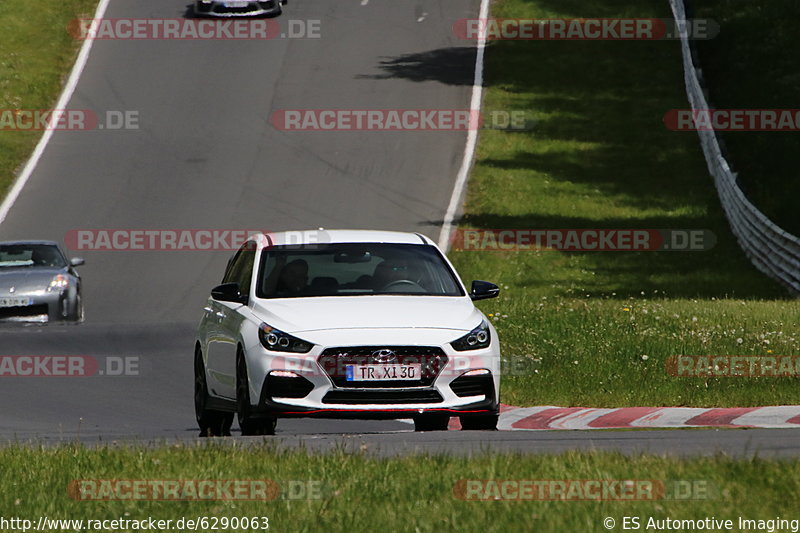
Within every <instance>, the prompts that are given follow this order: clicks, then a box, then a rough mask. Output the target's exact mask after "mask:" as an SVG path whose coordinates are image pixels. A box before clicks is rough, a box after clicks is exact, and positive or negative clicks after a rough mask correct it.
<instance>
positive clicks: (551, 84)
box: [450, 0, 800, 407]
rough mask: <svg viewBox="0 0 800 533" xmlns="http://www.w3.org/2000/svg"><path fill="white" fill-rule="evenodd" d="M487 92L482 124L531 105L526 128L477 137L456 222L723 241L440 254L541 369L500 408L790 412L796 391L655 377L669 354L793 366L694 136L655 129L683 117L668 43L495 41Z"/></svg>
mask: <svg viewBox="0 0 800 533" xmlns="http://www.w3.org/2000/svg"><path fill="white" fill-rule="evenodd" d="M492 16H494V17H528V18H545V17H661V18H666V17H669V16H670V11H669V6H668V3H667V2H656V3H647V4H643V3H641V2H639V1H636V0H605V1H602V2H593V3H587V2H584V1H579V0H498V1H497V2H495V3H494V4H493V12H492ZM723 30H724V28H723ZM486 83H487V87H488V88H487V92H486V97H485V104H484V105H485V112H491V111H492V110H526V111H527V112H528V113H529V114H531V115H533V116H535V117H536V119H537V124H536V126H535V128H534V129H533V130H532V131H529V132H504V131H498V130H483V131H482V132H481V138H480V142H479V146H478V155H477V159H476V163H475V168H474V170H473V173H472V176H471V178H470V179H471V181H470V185H469V190H468V195H467V203H466V207H465V215H464V217H463V219H462V220H461V226H462V227H464V228H494V229H501V228H517V229H563V228H645V229H650V228H653V229H709V230H711V231H713V232H714V233H715V235H716V236H717V239H718V242H717V244H716V246H715V247H714V248H713V249H712V250H711V251H707V252H631V253H626V252H597V253H591V252H583V253H562V252H555V251H522V252H482V251H453V252H451V254H450V255H451V257H452V259H453V261H454V263H455V265H456V267H457V268H458V269H459V272H460V273H461V274H462V276H463V278H464V279H465V280H470V279H488V280H490V281H495V282H498V283H499V284H500V285H501V286H502V287H503V289H504V290H503V293H502V294H501V297H500V299H499V300H494V301H487V302H485V303H482V304H480V305H481V306H482V308H483V309H484V310H485V311H486V312H491V313H493V314H494V315H495V317H494V318H493V319H494V320H495V324H496V326H497V328H498V330H499V333H500V337H501V340H502V342H503V352H504V353H505V354H507V355H509V356H513V357H525V356H527V357H529V358H533V359H536V360H539V359H540V360H541V362H540V363H539V368H538V370H539V372H538V373H533V372H531V373H529V374H527V375H523V376H507V377H506V379H505V380H504V383H503V392H502V400H503V401H504V402H505V403H510V404H514V405H533V404H557V405H583V406H597V407H613V406H626V405H692V406H751V405H768V404H797V403H800V388H798V380H797V379H794V378H793V379H780V380H766V379H762V380H754V379H719V380H702V379H686V378H673V377H670V376H668V375H667V374H666V371H665V369H664V360H665V359H666V358H667V357H668V356H670V355H677V354H692V355H705V354H710V355H726V354H730V355H739V354H757V355H767V354H768V353H769V352H767V350H772V353H773V354H780V355H798V351H797V339H800V326H798V324H797V320H796V317H797V316H798V315H799V314H800V302H798V301H797V300H793V299H790V298H788V297H787V296H786V293H785V291H784V290H783V289H782V288H781V287H779V286H778V285H777V284H776V283H774V282H772V281H771V280H769V279H768V278H766V277H765V276H763V275H762V274H760V273H759V272H758V271H756V270H755V268H754V267H752V266H751V265H750V263H749V261H748V260H747V259H746V258H745V257H744V255H743V253H742V252H741V251H740V249H739V247H738V246H737V244H736V242H735V240H734V238H733V237H732V236H731V234H730V231H729V228H728V225H727V222H726V220H725V218H724V215H723V213H722V210H721V208H720V205H719V200H718V198H717V195H716V191H715V189H714V187H713V183H712V180H711V177H710V176H709V175H708V172H707V169H706V165H705V162H704V160H703V156H702V153H701V150H700V147H699V143H698V139H697V136H696V135H695V134H689V135H687V134H684V133H676V132H672V131H669V130H667V129H666V128H665V127H664V125H663V123H662V117H663V115H664V113H665V112H666V111H667V110H669V109H674V108H685V107H686V105H687V104H686V95H685V92H684V87H683V73H682V66H681V56H680V49H679V46H678V43H677V42H675V41H659V42H557V41H550V42H543V41H527V42H526V41H498V42H493V43H491V44H490V46H489V48H488V50H487V70H486ZM625 308H629V309H631V311H624V309H625ZM498 314H499V315H500V318H497V316H496V315H498ZM695 318H696V319H697V320H696V321H695V320H694V319H695ZM740 338H741V339H742V341H741V343H739V342H738V339H740ZM765 341H769V342H770V344H766V342H765ZM643 355H646V356H647V360H646V361H645V360H642V356H643Z"/></svg>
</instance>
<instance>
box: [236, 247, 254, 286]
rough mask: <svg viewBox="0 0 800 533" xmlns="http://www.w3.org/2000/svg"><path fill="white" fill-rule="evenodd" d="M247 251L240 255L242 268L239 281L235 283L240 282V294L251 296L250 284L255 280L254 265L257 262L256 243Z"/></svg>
mask: <svg viewBox="0 0 800 533" xmlns="http://www.w3.org/2000/svg"><path fill="white" fill-rule="evenodd" d="M252 245H253V246H252V247H251V248H248V249H247V250H242V253H241V255H240V257H241V265H242V268H241V270H240V271H239V276H238V279H236V280H234V281H238V282H239V292H241V293H242V294H250V282H251V281H252V280H253V263H254V262H255V260H256V248H255V243H252Z"/></svg>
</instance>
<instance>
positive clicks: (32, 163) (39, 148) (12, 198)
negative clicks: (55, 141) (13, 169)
mask: <svg viewBox="0 0 800 533" xmlns="http://www.w3.org/2000/svg"><path fill="white" fill-rule="evenodd" d="M109 2H110V0H100V2H99V3H98V4H97V9H96V10H95V12H94V18H95V19H100V18H103V15H104V14H105V12H106V8H107V7H108V4H109ZM93 43H94V39H86V40H85V41H83V45H82V46H81V49H80V52H78V58H77V59H76V60H75V64H74V65H73V66H72V71H71V72H70V74H69V78H67V83H66V85H64V90H63V91H61V96H59V98H58V102H57V103H56V105H55V107H54V108H53V109H54V110H56V109H62V110H63V109H66V108H67V105H68V104H69V101H70V99H71V98H72V94H73V93H74V92H75V88H76V87H77V86H78V81H79V80H80V77H81V73H83V69H84V67H86V63H87V61H88V60H89V52H90V51H91V50H92V44H93ZM60 117H61V113H59V112H58V111H54V113H53V115H52V117H51V122H50V123H51V124H56V123H57V122H58V120H59V119H60ZM53 131H55V130H53V129H49V128H48V129H46V130H45V131H44V134H42V137H41V138H40V139H39V142H38V143H37V144H36V148H34V150H33V154H31V157H30V159H28V161H27V162H26V163H25V167H24V168H23V169H22V172H21V173H20V175H19V177H18V178H17V179H16V181H15V182H14V185H13V186H12V187H11V190H9V191H8V195H6V199H5V200H3V203H2V204H0V224H2V223H3V221H4V220H5V219H6V216H8V212H9V211H10V210H11V206H13V205H14V202H16V201H17V198H18V197H19V195H20V193H21V192H22V189H23V188H24V187H25V184H26V183H28V180H29V179H30V177H31V174H33V171H34V170H35V169H36V165H37V164H38V163H39V159H41V157H42V154H43V153H44V149H45V148H46V147H47V143H48V142H50V138H51V137H52V136H53Z"/></svg>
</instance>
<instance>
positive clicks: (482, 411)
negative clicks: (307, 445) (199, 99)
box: [249, 346, 500, 419]
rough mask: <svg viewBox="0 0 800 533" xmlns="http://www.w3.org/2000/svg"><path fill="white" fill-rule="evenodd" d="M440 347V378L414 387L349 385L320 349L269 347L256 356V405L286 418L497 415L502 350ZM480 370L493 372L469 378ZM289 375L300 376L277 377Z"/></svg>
mask: <svg viewBox="0 0 800 533" xmlns="http://www.w3.org/2000/svg"><path fill="white" fill-rule="evenodd" d="M440 348H441V350H442V351H441V354H440V355H436V356H435V357H436V358H437V361H439V362H441V361H442V360H443V359H446V362H445V363H443V366H441V367H437V374H436V376H435V377H434V378H432V379H430V380H420V381H419V382H416V383H414V384H413V385H409V386H405V385H398V384H391V385H389V384H386V385H383V384H375V383H371V384H362V385H357V384H353V383H344V382H342V381H341V380H340V379H337V377H336V376H335V375H331V373H330V371H329V369H328V370H326V368H324V367H323V365H321V364H319V361H320V359H321V358H324V357H325V355H324V352H323V350H320V349H319V348H318V349H317V350H313V351H312V352H311V353H309V354H304V355H288V354H287V355H276V354H275V353H274V352H266V351H263V352H262V353H263V356H262V357H259V358H258V359H257V361H252V360H251V373H250V376H249V377H250V380H251V381H250V387H251V395H250V397H251V398H253V399H255V398H258V399H259V401H258V404H257V405H253V406H252V408H253V410H254V411H255V412H256V413H258V414H260V415H261V416H269V417H280V418H283V417H323V418H360V419H396V418H411V417H413V416H416V415H422V414H426V413H440V414H449V415H452V416H470V415H487V414H497V413H498V410H499V387H500V378H499V373H500V356H499V354H498V353H497V352H498V351H499V348H498V347H497V346H492V347H490V348H487V349H485V350H476V351H475V353H467V352H454V351H452V350H449V349H448V348H447V347H446V346H440ZM492 353H494V354H497V355H491V354H492ZM442 356H444V357H442ZM253 363H255V364H253ZM254 367H255V368H254ZM475 369H485V370H486V371H487V373H485V374H483V375H480V376H474V377H473V376H470V377H465V373H467V372H469V371H471V370H475ZM276 371H277V374H275V372H276ZM287 373H290V374H294V375H296V376H298V377H281V378H278V379H275V375H278V374H279V375H286V374H287Z"/></svg>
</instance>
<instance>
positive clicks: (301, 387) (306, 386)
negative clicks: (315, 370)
mask: <svg viewBox="0 0 800 533" xmlns="http://www.w3.org/2000/svg"><path fill="white" fill-rule="evenodd" d="M264 387H266V391H267V395H268V396H269V397H271V398H305V397H306V396H308V394H309V393H310V392H311V391H312V390H314V384H313V383H311V382H310V381H308V380H307V379H306V378H304V377H302V376H297V377H294V378H288V377H283V376H273V375H269V376H267V379H266V382H265V383H264Z"/></svg>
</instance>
